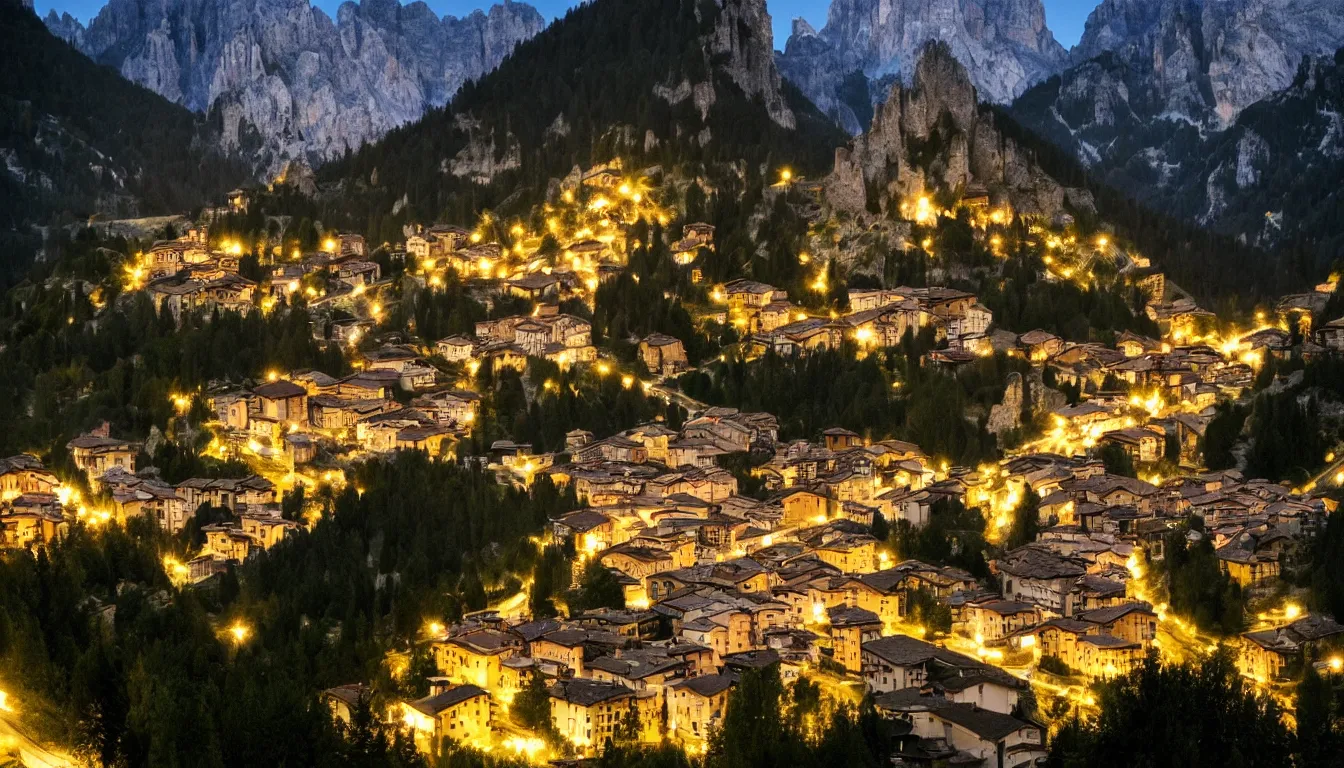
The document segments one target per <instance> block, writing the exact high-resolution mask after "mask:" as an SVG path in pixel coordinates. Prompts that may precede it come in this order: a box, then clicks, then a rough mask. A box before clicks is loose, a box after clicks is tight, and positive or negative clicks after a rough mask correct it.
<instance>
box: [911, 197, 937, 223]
mask: <svg viewBox="0 0 1344 768" xmlns="http://www.w3.org/2000/svg"><path fill="white" fill-rule="evenodd" d="M933 215H934V214H933V208H932V207H931V206H930V204H929V198H927V197H920V198H919V200H917V201H916V202H915V221H916V222H918V223H920V224H924V223H927V222H929V221H931V220H932V219H933Z"/></svg>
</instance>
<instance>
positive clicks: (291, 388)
mask: <svg viewBox="0 0 1344 768" xmlns="http://www.w3.org/2000/svg"><path fill="white" fill-rule="evenodd" d="M252 392H253V394H255V395H256V396H257V397H265V398H268V399H271V400H274V399H276V398H282V397H298V396H300V395H306V394H308V390H306V389H304V388H303V387H300V386H299V385H298V384H295V383H294V382H292V381H285V380H284V379H281V380H279V381H270V382H267V383H265V384H262V385H261V386H259V387H253V388H252Z"/></svg>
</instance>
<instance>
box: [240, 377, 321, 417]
mask: <svg viewBox="0 0 1344 768" xmlns="http://www.w3.org/2000/svg"><path fill="white" fill-rule="evenodd" d="M252 394H254V395H256V396H257V409H258V411H259V413H260V415H262V416H265V417H267V418H270V419H274V420H276V421H279V422H283V423H292V424H298V425H301V426H302V425H306V424H307V423H308V390H307V389H306V388H304V387H301V386H299V385H298V384H295V383H294V382H292V381H286V380H284V379H280V380H277V381H268V382H266V383H265V384H261V385H259V386H256V387H253V388H252Z"/></svg>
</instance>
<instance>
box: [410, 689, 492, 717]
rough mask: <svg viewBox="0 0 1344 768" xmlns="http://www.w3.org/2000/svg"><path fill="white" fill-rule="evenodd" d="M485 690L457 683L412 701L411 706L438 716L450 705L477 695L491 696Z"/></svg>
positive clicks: (431, 715)
mask: <svg viewBox="0 0 1344 768" xmlns="http://www.w3.org/2000/svg"><path fill="white" fill-rule="evenodd" d="M489 695H490V694H488V693H486V692H485V691H484V690H482V689H480V688H477V687H476V686H474V685H455V686H453V687H452V688H449V689H448V690H446V691H444V692H443V693H436V694H434V695H433V696H426V697H425V698H423V699H417V700H415V701H412V702H411V703H410V706H411V708H413V709H415V710H416V711H417V712H421V713H423V714H426V715H428V716H430V717H437V716H438V714H439V713H440V712H442V711H444V710H445V709H448V708H449V707H452V706H455V705H458V704H461V703H462V702H464V701H466V700H468V699H473V698H475V697H477V696H489Z"/></svg>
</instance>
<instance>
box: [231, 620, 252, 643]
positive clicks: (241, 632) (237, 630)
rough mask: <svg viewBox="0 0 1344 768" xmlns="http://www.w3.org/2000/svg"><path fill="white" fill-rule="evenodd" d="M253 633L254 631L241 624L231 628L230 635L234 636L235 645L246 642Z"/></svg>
mask: <svg viewBox="0 0 1344 768" xmlns="http://www.w3.org/2000/svg"><path fill="white" fill-rule="evenodd" d="M251 633H252V630H250V629H248V628H247V626H246V625H244V624H241V623H235V624H234V625H233V626H231V627H229V634H230V635H233V641H234V642H235V643H241V642H243V641H244V640H246V639H247V636H248V635H249V634H251Z"/></svg>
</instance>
